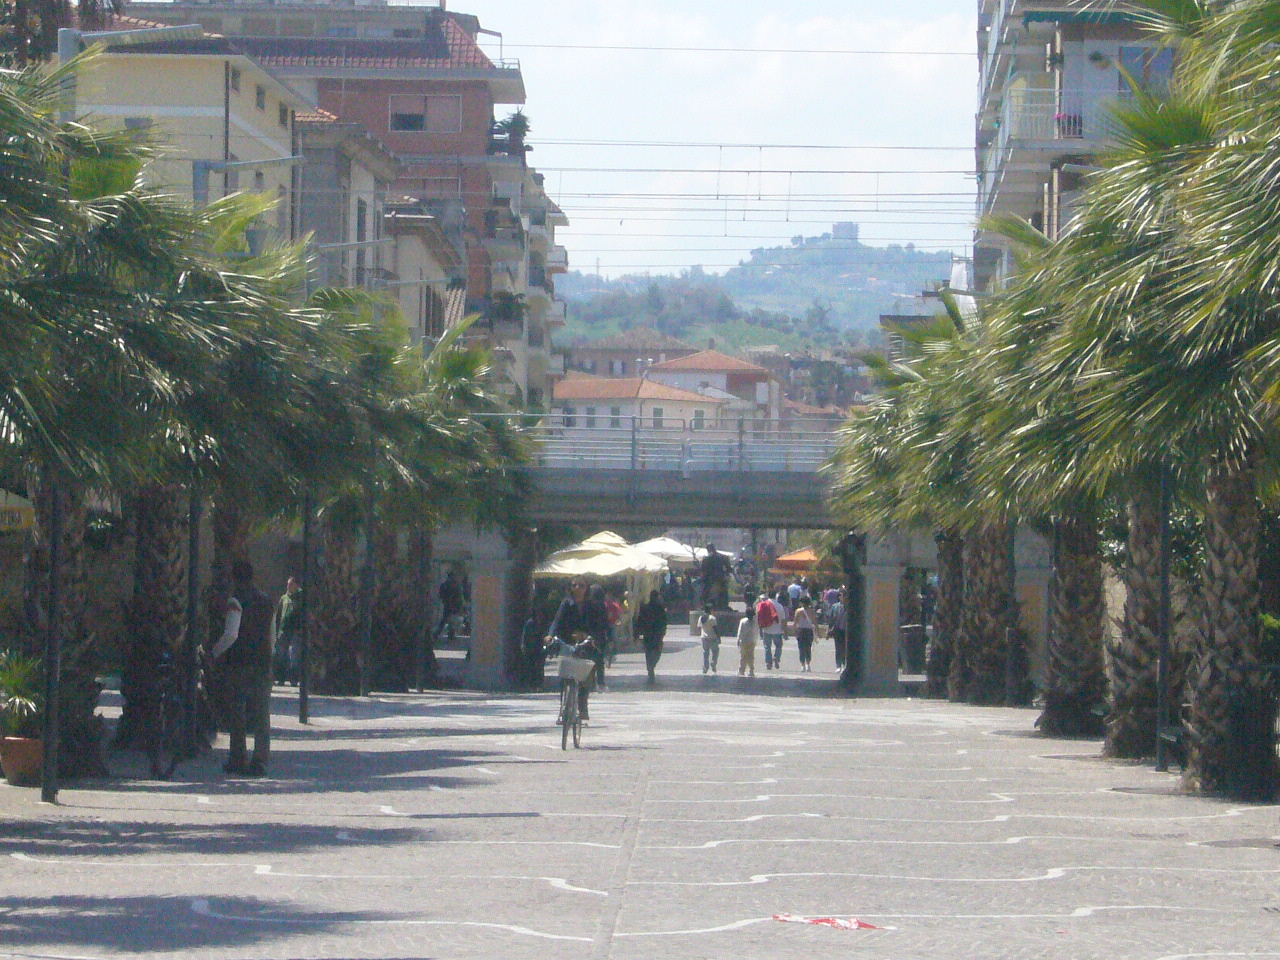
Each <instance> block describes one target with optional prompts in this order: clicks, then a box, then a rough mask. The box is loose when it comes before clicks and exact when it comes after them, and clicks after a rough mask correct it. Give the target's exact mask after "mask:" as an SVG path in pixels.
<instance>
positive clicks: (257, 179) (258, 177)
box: [253, 170, 267, 193]
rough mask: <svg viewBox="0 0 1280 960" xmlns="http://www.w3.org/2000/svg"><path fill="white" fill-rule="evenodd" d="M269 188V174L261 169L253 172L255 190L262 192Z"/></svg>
mask: <svg viewBox="0 0 1280 960" xmlns="http://www.w3.org/2000/svg"><path fill="white" fill-rule="evenodd" d="M265 189H267V175H266V174H265V173H263V172H262V171H261V170H255V171H254V173H253V192H254V193H261V192H262V191H263V190H265Z"/></svg>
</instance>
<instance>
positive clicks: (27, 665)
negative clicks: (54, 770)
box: [0, 650, 44, 786]
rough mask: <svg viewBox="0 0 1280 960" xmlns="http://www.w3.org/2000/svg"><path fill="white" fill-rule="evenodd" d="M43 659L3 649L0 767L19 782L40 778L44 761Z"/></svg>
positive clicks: (0, 653) (0, 652)
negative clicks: (41, 664) (41, 661)
mask: <svg viewBox="0 0 1280 960" xmlns="http://www.w3.org/2000/svg"><path fill="white" fill-rule="evenodd" d="M41 707H42V704H41V696H40V661H39V660H36V659H34V658H33V657H25V656H23V655H22V654H20V653H17V652H15V651H12V650H0V737H2V738H0V769H3V771H4V775H5V778H6V779H7V780H8V781H9V782H10V783H12V784H14V785H16V786H31V785H34V784H37V783H39V782H40V772H41V767H42V766H43V764H44V741H43V740H41V739H40V734H41V731H42V728H43V710H42V709H41Z"/></svg>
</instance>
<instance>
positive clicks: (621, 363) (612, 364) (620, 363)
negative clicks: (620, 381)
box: [609, 360, 627, 377]
mask: <svg viewBox="0 0 1280 960" xmlns="http://www.w3.org/2000/svg"><path fill="white" fill-rule="evenodd" d="M609 372H610V373H611V374H613V375H614V376H615V377H620V376H622V375H623V374H624V373H626V372H627V361H625V360H610V361H609Z"/></svg>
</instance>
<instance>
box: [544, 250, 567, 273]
mask: <svg viewBox="0 0 1280 960" xmlns="http://www.w3.org/2000/svg"><path fill="white" fill-rule="evenodd" d="M547 272H548V273H568V272H569V251H568V250H566V249H565V248H564V247H562V246H560V244H558V243H557V244H556V245H555V246H554V247H552V248H551V250H550V251H549V252H548V253H547Z"/></svg>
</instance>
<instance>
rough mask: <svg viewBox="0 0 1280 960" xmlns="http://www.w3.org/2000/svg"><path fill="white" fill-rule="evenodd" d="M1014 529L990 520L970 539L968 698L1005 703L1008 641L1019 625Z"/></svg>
mask: <svg viewBox="0 0 1280 960" xmlns="http://www.w3.org/2000/svg"><path fill="white" fill-rule="evenodd" d="M1010 533H1011V529H1010V526H1009V524H1008V523H1005V522H1003V521H1001V522H996V523H990V524H985V525H983V526H981V527H979V528H977V530H975V531H974V532H973V533H972V534H971V535H970V537H969V538H968V539H967V540H966V542H965V552H966V555H967V556H968V557H971V559H972V562H967V563H966V564H965V572H966V574H967V576H966V577H965V591H964V612H963V614H962V616H961V622H962V623H963V624H964V626H963V628H962V630H961V634H962V636H963V637H964V644H965V647H966V649H965V650H964V657H965V660H966V661H967V662H966V664H965V667H966V668H967V673H968V682H967V683H966V684H965V685H964V687H963V694H962V695H963V698H964V699H965V700H966V701H968V702H969V703H977V704H996V703H1004V702H1005V700H1006V698H1007V693H1006V691H1007V690H1008V689H1009V688H1010V683H1009V677H1008V669H1009V640H1010V631H1011V629H1012V628H1015V627H1016V625H1017V614H1016V610H1015V607H1014V600H1013V594H1012V592H1011V587H1012V585H1013V570H1012V559H1013V558H1012V556H1011V551H1010V549H1009V544H1010V539H1009V538H1010ZM971 545H972V548H973V549H972V550H970V546H971ZM953 673H954V671H953Z"/></svg>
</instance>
